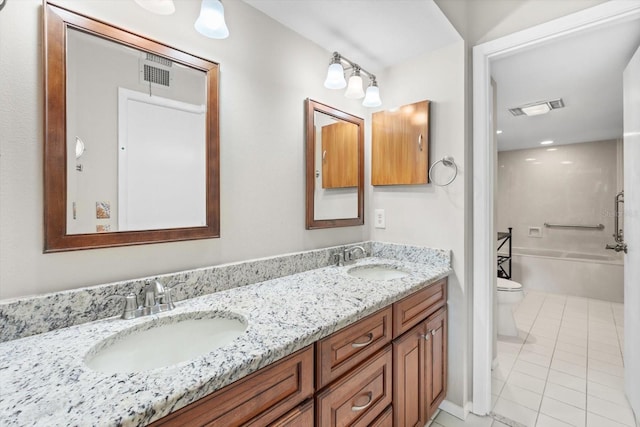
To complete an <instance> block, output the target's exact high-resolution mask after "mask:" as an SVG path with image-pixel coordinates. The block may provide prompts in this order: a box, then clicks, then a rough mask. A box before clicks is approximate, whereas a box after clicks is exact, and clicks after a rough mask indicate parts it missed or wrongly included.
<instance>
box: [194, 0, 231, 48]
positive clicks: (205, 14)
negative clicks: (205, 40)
mask: <svg viewBox="0 0 640 427" xmlns="http://www.w3.org/2000/svg"><path fill="white" fill-rule="evenodd" d="M194 26H195V28H196V30H197V31H198V32H199V33H200V34H202V35H203V36H206V37H209V38H212V39H226V38H227V37H229V28H227V23H226V22H225V20H224V6H222V2H221V1H220V0H202V5H201V6H200V16H198V19H197V20H196V23H195V25H194Z"/></svg>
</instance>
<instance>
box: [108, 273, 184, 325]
mask: <svg viewBox="0 0 640 427" xmlns="http://www.w3.org/2000/svg"><path fill="white" fill-rule="evenodd" d="M180 283H184V282H180ZM180 283H176V285H178V284H180ZM174 286H175V285H174ZM172 291H173V287H168V286H163V285H162V283H160V281H159V280H153V281H151V280H147V281H146V282H145V286H144V290H143V291H142V296H143V298H144V303H143V304H142V305H138V297H137V296H136V294H134V293H129V294H128V295H127V296H124V295H112V296H110V297H107V299H111V298H123V299H124V300H125V303H124V309H123V312H122V315H121V316H120V317H122V318H123V319H135V318H137V317H142V316H148V315H150V314H158V313H162V312H164V311H169V310H173V309H174V308H175V307H176V305H175V304H174V302H173V293H172Z"/></svg>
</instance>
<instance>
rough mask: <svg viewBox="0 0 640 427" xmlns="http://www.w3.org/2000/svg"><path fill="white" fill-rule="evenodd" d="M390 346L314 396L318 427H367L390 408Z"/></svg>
mask: <svg viewBox="0 0 640 427" xmlns="http://www.w3.org/2000/svg"><path fill="white" fill-rule="evenodd" d="M392 359H393V358H392V351H391V346H390V345H389V346H387V347H386V348H385V349H383V350H381V351H380V352H379V353H378V354H376V355H375V356H374V357H373V358H371V359H369V360H368V361H366V362H365V363H363V364H362V366H360V367H358V368H356V369H355V370H354V371H353V372H351V373H350V374H348V375H346V376H345V377H343V378H342V379H339V380H337V381H335V382H334V383H332V384H331V385H329V386H328V387H327V388H326V389H325V390H324V391H322V392H320V393H318V394H317V396H316V421H317V423H316V425H317V426H318V427H328V426H331V427H335V426H347V425H348V426H368V425H369V424H370V423H371V422H372V421H374V420H375V419H376V417H378V415H380V413H381V412H383V411H384V409H385V408H386V407H387V406H389V405H390V404H391V400H392V383H391V380H392Z"/></svg>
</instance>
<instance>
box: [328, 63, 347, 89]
mask: <svg viewBox="0 0 640 427" xmlns="http://www.w3.org/2000/svg"><path fill="white" fill-rule="evenodd" d="M324 87H326V88H327V89H344V88H345V87H347V81H346V80H345V79H344V68H342V64H339V63H334V64H331V65H329V70H328V71H327V79H326V80H325V81H324Z"/></svg>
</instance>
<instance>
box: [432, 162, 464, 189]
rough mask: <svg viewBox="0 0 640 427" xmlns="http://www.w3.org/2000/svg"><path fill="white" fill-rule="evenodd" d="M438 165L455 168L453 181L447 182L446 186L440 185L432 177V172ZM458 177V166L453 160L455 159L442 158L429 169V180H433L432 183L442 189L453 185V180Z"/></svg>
mask: <svg viewBox="0 0 640 427" xmlns="http://www.w3.org/2000/svg"><path fill="white" fill-rule="evenodd" d="M438 163H442V164H443V165H444V166H447V167H453V170H454V172H453V177H451V179H450V180H449V181H447V182H445V183H444V184H438V183H437V182H436V181H435V180H434V179H433V177H432V176H431V171H432V170H433V168H434V167H435V166H436V165H437V164H438ZM457 176H458V166H457V165H456V162H455V161H454V160H453V157H451V156H444V157H443V158H441V159H440V160H438V161H436V162H435V163H434V164H432V165H431V167H430V168H429V180H431V182H432V183H434V184H435V185H437V186H440V187H444V186H447V185H449V184H451V183H452V182H453V180H454V179H456V177H457Z"/></svg>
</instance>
